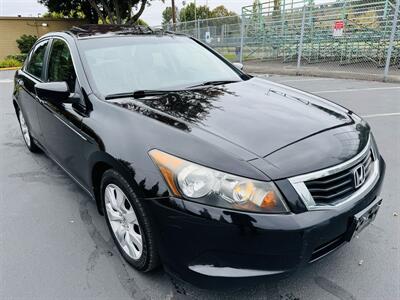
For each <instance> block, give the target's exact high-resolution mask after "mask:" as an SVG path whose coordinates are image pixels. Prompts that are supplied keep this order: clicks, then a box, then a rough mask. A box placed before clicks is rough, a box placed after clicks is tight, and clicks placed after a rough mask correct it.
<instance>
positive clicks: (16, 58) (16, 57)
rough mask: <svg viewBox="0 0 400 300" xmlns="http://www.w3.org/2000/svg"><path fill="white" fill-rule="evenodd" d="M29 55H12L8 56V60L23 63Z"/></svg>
mask: <svg viewBox="0 0 400 300" xmlns="http://www.w3.org/2000/svg"><path fill="white" fill-rule="evenodd" d="M27 55H28V54H27V53H21V54H12V55H7V56H6V59H15V60H18V61H20V62H22V63H23V62H24V61H25V58H26V56H27Z"/></svg>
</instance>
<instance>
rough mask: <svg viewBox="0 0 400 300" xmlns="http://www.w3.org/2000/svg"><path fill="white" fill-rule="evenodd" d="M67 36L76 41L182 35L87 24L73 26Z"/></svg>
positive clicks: (125, 26)
mask: <svg viewBox="0 0 400 300" xmlns="http://www.w3.org/2000/svg"><path fill="white" fill-rule="evenodd" d="M66 33H67V34H69V35H72V36H73V37H75V38H77V39H82V38H97V37H106V36H107V37H109V36H127V35H129V36H137V35H141V36H143V35H163V34H168V35H180V36H182V35H184V34H178V33H174V32H170V31H165V30H163V29H159V28H152V27H149V26H143V25H110V24H105V25H101V24H96V25H94V24H88V25H79V26H74V27H72V28H71V29H70V30H67V31H66Z"/></svg>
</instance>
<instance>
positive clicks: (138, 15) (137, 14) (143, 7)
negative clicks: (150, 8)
mask: <svg viewBox="0 0 400 300" xmlns="http://www.w3.org/2000/svg"><path fill="white" fill-rule="evenodd" d="M146 3H147V0H141V4H140V8H139V11H138V12H137V13H136V14H135V15H134V16H133V17H132V18H131V19H130V20H129V21H128V22H126V23H127V24H128V25H132V24H134V23H135V22H136V21H137V20H139V18H140V16H141V15H142V13H143V11H144V9H145V7H146Z"/></svg>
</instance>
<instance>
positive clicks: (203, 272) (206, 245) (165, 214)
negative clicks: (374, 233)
mask: <svg viewBox="0 0 400 300" xmlns="http://www.w3.org/2000/svg"><path fill="white" fill-rule="evenodd" d="M379 165H380V177H379V180H378V181H377V183H376V184H375V185H374V186H373V187H372V189H371V190H370V191H369V192H368V193H367V194H366V196H365V197H364V198H363V199H361V200H359V201H356V202H355V203H347V204H346V205H343V206H341V207H338V208H337V209H331V210H315V211H305V212H301V213H291V214H285V215H282V214H276V215H274V214H270V215H265V214H257V213H247V212H238V211H232V210H227V209H221V208H216V207H210V206H205V205H202V204H199V203H194V202H190V201H182V200H180V199H175V198H172V199H164V200H151V201H149V202H150V205H151V206H152V213H153V214H154V217H155V220H156V222H157V226H158V229H159V230H158V232H159V234H160V245H159V247H160V257H161V259H162V261H163V263H164V266H165V268H166V269H167V271H169V272H170V273H172V274H173V275H176V276H178V277H179V278H181V279H183V280H185V281H188V282H191V283H193V284H195V285H197V286H200V287H206V288H218V287H221V286H224V285H226V284H228V285H232V284H235V282H237V281H238V282H240V284H246V283H247V282H249V283H253V282H254V281H255V280H257V279H262V278H263V277H264V276H269V277H284V276H287V275H288V274H290V273H292V272H294V271H295V270H297V269H298V268H300V267H303V266H305V265H307V264H309V263H311V262H313V261H316V260H318V259H320V258H322V257H324V256H325V255H326V254H328V253H330V252H332V251H333V250H335V249H336V248H338V247H339V246H340V245H342V244H343V243H344V242H345V241H346V237H347V236H348V229H349V226H350V224H351V221H352V218H353V216H354V215H355V214H357V213H358V212H360V211H361V210H363V209H365V208H366V207H367V206H368V205H369V204H370V203H372V202H373V201H374V200H376V199H377V198H379V194H380V191H381V187H382V182H383V178H384V173H385V163H384V161H383V159H382V158H380V164H379Z"/></svg>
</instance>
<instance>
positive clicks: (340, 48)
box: [163, 0, 400, 80]
mask: <svg viewBox="0 0 400 300" xmlns="http://www.w3.org/2000/svg"><path fill="white" fill-rule="evenodd" d="M399 5H400V0H367V1H360V0H339V1H335V2H327V1H324V0H315V1H314V0H270V1H267V2H264V3H255V4H254V5H252V6H246V7H243V8H242V14H241V16H232V17H225V18H213V19H204V20H197V21H191V22H181V23H178V24H176V25H175V26H173V25H171V24H169V25H165V26H163V27H164V29H166V30H171V31H177V32H180V33H185V34H188V35H191V36H194V37H196V38H198V39H200V40H202V41H203V42H205V43H207V44H209V45H210V46H211V47H213V48H214V49H216V50H218V51H219V52H220V53H222V54H223V55H224V56H225V57H226V58H228V59H229V60H231V61H240V62H243V63H244V64H245V66H246V68H247V69H248V70H250V71H255V72H257V71H258V72H265V73H283V74H304V75H317V76H337V77H343V78H354V77H355V78H365V79H374V80H386V79H398V80H400V22H399V16H398V13H399Z"/></svg>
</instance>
